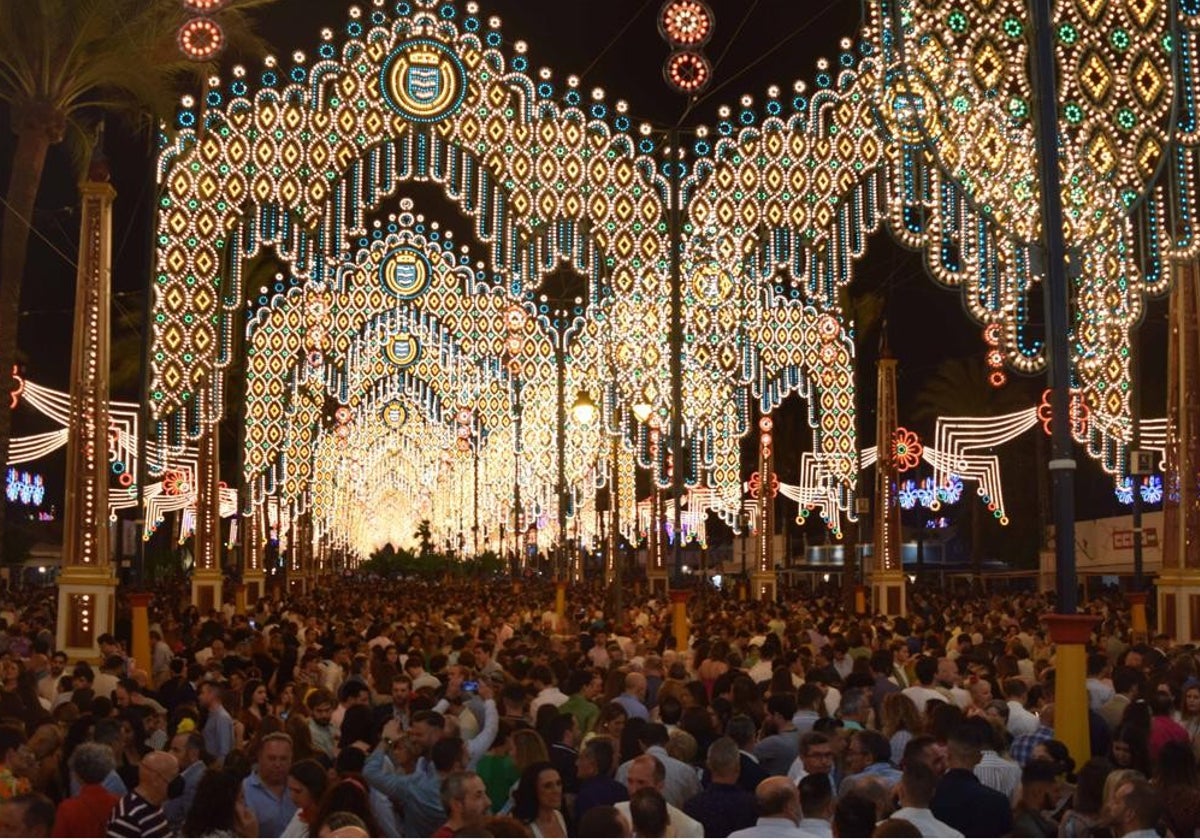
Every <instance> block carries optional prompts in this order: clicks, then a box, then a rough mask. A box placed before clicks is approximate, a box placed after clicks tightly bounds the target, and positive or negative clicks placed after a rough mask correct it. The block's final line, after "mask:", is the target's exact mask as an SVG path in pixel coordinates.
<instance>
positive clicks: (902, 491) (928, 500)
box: [896, 475, 963, 511]
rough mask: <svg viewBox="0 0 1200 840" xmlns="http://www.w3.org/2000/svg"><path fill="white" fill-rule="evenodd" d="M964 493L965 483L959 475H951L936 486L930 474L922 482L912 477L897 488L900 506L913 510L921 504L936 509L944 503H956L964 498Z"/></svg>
mask: <svg viewBox="0 0 1200 840" xmlns="http://www.w3.org/2000/svg"><path fill="white" fill-rule="evenodd" d="M962 493H963V483H962V479H961V478H959V477H958V476H956V475H952V476H950V478H949V480H948V481H947V482H946V483H945V484H943V485H941V486H934V483H933V477H932V476H930V477H926V478H925V479H923V480H922V481H921V483H920V484H917V483H916V482H915V481H913V480H912V479H909V480H907V481H904V482H901V484H900V486H899V487H898V488H897V489H896V500H897V501H899V502H900V507H901V508H903V509H904V510H912V509H913V508H915V507H918V506H920V507H923V508H928V509H929V510H933V511H936V510H939V509H940V508H941V506H942V505H953V504H956V503H957V502H958V500H959V499H961V498H962Z"/></svg>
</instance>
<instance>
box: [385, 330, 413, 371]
mask: <svg viewBox="0 0 1200 840" xmlns="http://www.w3.org/2000/svg"><path fill="white" fill-rule="evenodd" d="M383 349H384V355H385V356H386V357H387V360H388V361H389V362H391V363H392V364H393V365H395V366H396V367H398V368H406V367H408V366H409V365H411V364H413V363H414V362H416V361H417V359H419V358H420V357H421V343H420V342H419V341H418V340H417V338H416V336H413V335H410V334H408V333H403V334H401V335H396V336H392V337H391V338H389V339H388V340H387V341H386V342H385V343H384V348H383Z"/></svg>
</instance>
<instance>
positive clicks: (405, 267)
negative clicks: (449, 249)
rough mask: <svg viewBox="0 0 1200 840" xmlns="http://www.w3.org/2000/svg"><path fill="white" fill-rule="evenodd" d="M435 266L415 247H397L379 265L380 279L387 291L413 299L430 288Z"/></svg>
mask: <svg viewBox="0 0 1200 840" xmlns="http://www.w3.org/2000/svg"><path fill="white" fill-rule="evenodd" d="M432 275H433V267H432V266H431V265H430V264H429V260H427V259H426V258H425V255H424V254H421V253H419V252H418V251H416V250H414V249H413V248H397V249H396V250H395V251H392V252H391V253H390V254H388V255H387V256H386V257H385V258H384V260H383V264H382V265H381V266H380V267H379V279H380V282H381V283H382V285H383V288H384V290H385V291H387V292H388V293H389V294H391V295H393V296H395V297H398V298H400V300H412V299H413V298H416V297H419V296H420V295H422V294H424V292H425V290H426V289H428V288H429V281H430V278H431V277H432Z"/></svg>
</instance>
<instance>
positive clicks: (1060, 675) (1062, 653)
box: [1042, 615, 1100, 765]
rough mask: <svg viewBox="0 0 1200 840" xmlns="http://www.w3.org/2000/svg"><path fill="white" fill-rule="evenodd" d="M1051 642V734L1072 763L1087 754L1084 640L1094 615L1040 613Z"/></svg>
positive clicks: (1089, 741) (1081, 761)
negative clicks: (1060, 743) (1069, 754)
mask: <svg viewBox="0 0 1200 840" xmlns="http://www.w3.org/2000/svg"><path fill="white" fill-rule="evenodd" d="M1042 621H1044V622H1046V626H1047V627H1048V628H1049V630H1050V640H1051V641H1052V642H1054V650H1055V656H1054V737H1055V738H1056V739H1057V740H1059V741H1062V742H1063V743H1064V744H1066V745H1067V750H1068V751H1070V753H1071V757H1072V758H1074V759H1075V763H1076V765H1079V764H1082V763H1083V762H1084V761H1087V759H1088V757H1089V756H1091V754H1092V752H1091V734H1090V732H1089V731H1088V694H1087V643H1088V640H1089V639H1090V638H1091V636H1092V629H1093V628H1094V627H1095V626H1096V624H1097V623H1098V622H1099V621H1100V619H1099V617H1098V616H1094V615H1044V616H1042Z"/></svg>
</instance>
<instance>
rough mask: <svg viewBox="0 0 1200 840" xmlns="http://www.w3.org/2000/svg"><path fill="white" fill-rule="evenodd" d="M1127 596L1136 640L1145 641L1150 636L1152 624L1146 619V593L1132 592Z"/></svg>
mask: <svg viewBox="0 0 1200 840" xmlns="http://www.w3.org/2000/svg"><path fill="white" fill-rule="evenodd" d="M1127 597H1128V598H1129V618H1130V623H1131V625H1132V628H1131V629H1132V630H1133V638H1134V641H1138V642H1144V641H1146V640H1147V639H1148V638H1149V637H1150V625H1149V623H1148V622H1147V621H1146V593H1145V592H1130V593H1129V595H1128V596H1127Z"/></svg>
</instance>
